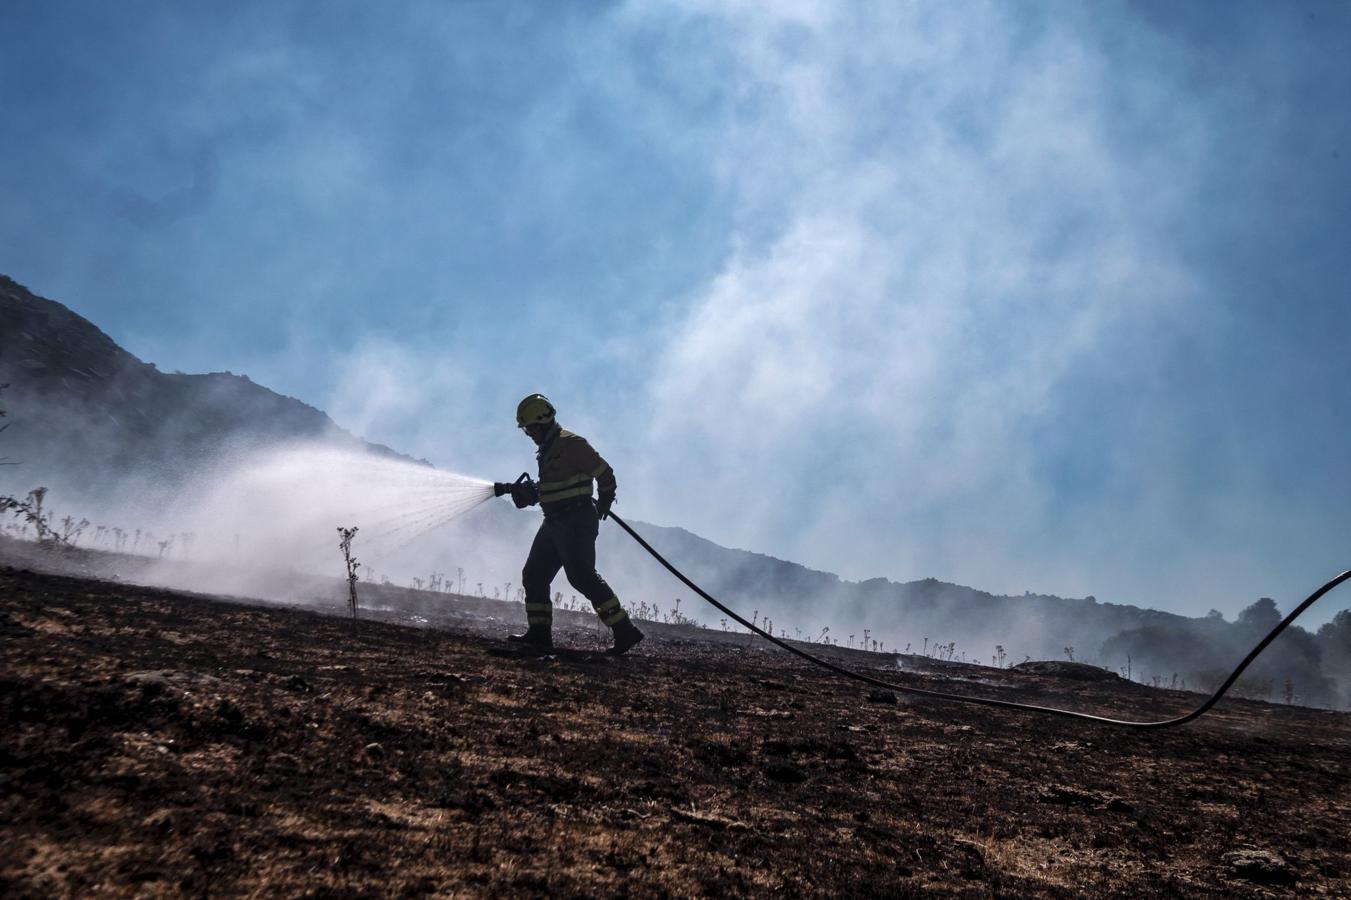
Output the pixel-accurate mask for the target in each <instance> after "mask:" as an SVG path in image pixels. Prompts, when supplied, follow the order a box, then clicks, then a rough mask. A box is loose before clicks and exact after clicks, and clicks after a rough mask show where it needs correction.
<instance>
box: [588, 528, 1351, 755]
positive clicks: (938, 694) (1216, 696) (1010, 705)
mask: <svg viewBox="0 0 1351 900" xmlns="http://www.w3.org/2000/svg"><path fill="white" fill-rule="evenodd" d="M609 518H611V519H613V520H614V521H615V523H616V524H617V525H619V527H620V528H623V529H624V530H625V531H627V532H628V533H629V537H631V538H633V539H634V540H635V541H637V542H638V545H639V546H640V547H642V548H643V549H644V550H646V551H647V552H648V553H650V554H652V558H653V559H655V560H656V561H657V562H659V563H661V564H662V565H663V566H665V567H666V570H667V571H669V572H670V573H671V574H672V575H674V576H675V577H676V578H678V579H680V581H681V582H683V583H684V585H685V586H686V587H688V588H689V589H690V590H692V591H694V592H695V593H696V594H698V595H699V596H700V597H702V598H703V599H704V600H706V601H707V602H708V603H710V604H712V605H713V607H714V608H716V609H717V610H718V611H720V612H722V613H723V614H725V615H726V616H728V617H729V618H731V619H734V620H735V621H737V622H738V623H740V624H741V625H743V626H745V627H746V628H748V629H750V630H751V631H752V632H754V633H755V634H758V635H759V636H760V637H762V638H764V639H765V640H767V641H769V642H770V643H772V644H775V645H776V646H778V647H780V648H782V649H784V650H787V651H788V652H789V653H792V654H794V655H795V656H799V657H801V658H803V659H805V660H807V661H808V662H810V663H812V664H814V665H817V666H820V667H821V668H823V669H828V670H829V671H831V672H834V673H835V674H837V675H842V676H844V677H845V678H851V679H853V680H854V681H860V682H862V683H864V684H869V685H872V686H874V687H879V688H884V689H886V690H890V691H897V692H899V693H905V694H913V695H916V696H920V697H928V698H929V699H931V700H941V701H946V702H950V703H974V704H977V705H979V706H993V707H997V708H999V709H1016V710H1022V711H1024V712H1033V713H1042V714H1044V715H1051V716H1060V717H1061V718H1066V719H1078V720H1081V721H1086V722H1098V723H1101V724H1104V725H1117V726H1121V727H1124V728H1138V729H1160V728H1173V727H1176V726H1178V725H1185V724H1187V723H1188V722H1191V721H1194V720H1195V719H1199V718H1200V717H1201V716H1203V715H1205V714H1206V713H1207V712H1208V711H1209V710H1210V709H1211V707H1213V706H1214V705H1215V704H1216V703H1218V702H1219V701H1220V698H1221V697H1223V696H1224V695H1225V694H1226V693H1228V692H1229V689H1230V688H1231V687H1233V686H1234V682H1236V681H1238V679H1239V676H1240V675H1242V674H1243V672H1244V670H1245V669H1247V668H1248V666H1249V665H1251V664H1252V662H1253V660H1255V659H1257V657H1258V655H1260V654H1261V652H1262V651H1263V650H1265V649H1266V648H1267V645H1269V644H1270V643H1271V642H1272V641H1274V640H1275V639H1276V637H1277V636H1278V635H1279V634H1280V633H1281V632H1282V631H1285V629H1286V628H1288V627H1289V626H1290V624H1291V623H1292V622H1294V621H1295V620H1296V619H1298V618H1299V617H1300V615H1302V614H1303V613H1304V611H1305V610H1307V609H1308V608H1309V607H1311V606H1313V605H1314V604H1315V603H1317V602H1318V600H1319V599H1321V598H1322V597H1323V595H1325V594H1326V593H1328V592H1329V591H1331V590H1332V589H1333V588H1335V587H1337V586H1338V585H1339V584H1341V583H1342V582H1344V581H1347V580H1349V579H1351V569H1349V570H1347V571H1345V572H1343V573H1342V574H1340V575H1338V576H1337V577H1336V578H1333V579H1332V580H1331V581H1329V582H1328V583H1327V584H1325V585H1323V586H1322V587H1320V588H1319V589H1318V590H1316V591H1314V592H1313V593H1312V594H1310V595H1309V596H1308V598H1307V599H1306V600H1305V601H1304V602H1303V603H1301V604H1300V605H1299V606H1297V607H1295V608H1294V610H1292V611H1291V613H1290V615H1288V616H1286V617H1285V618H1284V619H1282V620H1281V622H1280V624H1278V625H1277V626H1276V627H1275V628H1273V629H1271V631H1270V633H1268V634H1267V636H1266V637H1264V638H1262V640H1261V641H1259V642H1258V643H1257V645H1256V646H1255V647H1253V648H1252V650H1251V651H1250V652H1249V653H1248V655H1247V656H1245V657H1244V658H1243V661H1242V662H1241V663H1239V664H1238V666H1237V668H1235V669H1234V671H1233V672H1231V673H1229V677H1228V678H1226V679H1225V680H1224V683H1223V684H1221V685H1220V686H1219V688H1218V689H1216V691H1215V692H1214V693H1213V694H1211V695H1210V696H1209V697H1208V698H1207V699H1206V700H1205V702H1204V703H1202V704H1201V705H1200V706H1198V707H1196V708H1195V709H1193V710H1192V711H1191V712H1188V713H1185V714H1184V715H1180V716H1175V717H1173V718H1170V719H1159V720H1156V721H1134V720H1131V719H1113V718H1110V717H1108V716H1097V715H1093V714H1092V713H1086V712H1076V711H1074V710H1069V709H1058V708H1056V707H1054V706H1037V705H1035V704H1032V703H1018V702H1016V701H1013V700H995V699H992V698H989V697H971V696H967V695H965V694H951V693H947V692H945V691H934V690H929V689H927V688H917V687H910V686H908V685H904V684H895V683H892V682H889V681H884V680H882V679H881V678H874V677H873V676H871V675H866V674H864V673H862V672H855V671H854V670H852V669H847V668H845V667H844V666H841V665H837V664H836V663H833V662H831V661H829V660H826V659H822V658H821V657H819V656H816V655H814V654H812V653H808V652H807V651H806V650H803V649H802V648H801V647H797V646H794V645H793V644H790V643H789V642H787V641H785V640H781V639H780V638H777V637H775V636H774V635H772V634H770V633H769V632H767V631H765V630H764V629H763V628H760V627H759V626H757V625H755V624H754V623H752V622H747V621H746V619H745V618H744V617H742V616H741V615H738V614H737V612H736V611H735V610H733V609H731V608H729V607H728V606H726V605H725V604H723V603H721V602H719V601H718V600H717V598H715V597H713V596H712V595H711V594H709V593H708V592H707V591H705V590H704V589H703V588H701V587H699V585H697V584H695V583H694V582H693V581H691V580H690V579H689V578H688V577H686V576H685V574H684V573H683V572H681V571H680V570H679V569H677V568H676V567H675V566H674V565H672V564H671V563H670V562H669V561H668V560H667V559H666V557H664V556H662V555H661V554H660V553H658V552H657V551H656V550H655V549H653V547H652V545H651V544H649V543H648V542H647V541H645V540H643V538H642V536H641V535H639V534H638V532H636V531H634V530H633V529H632V528H631V527H629V524H628V523H627V522H625V521H624V520H623V519H621V518H620V517H619V516H618V515H616V514H615V513H614V512H613V511H612V512H611V513H610V514H609Z"/></svg>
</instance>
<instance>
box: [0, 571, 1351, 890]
mask: <svg viewBox="0 0 1351 900" xmlns="http://www.w3.org/2000/svg"><path fill="white" fill-rule="evenodd" d="M440 602H441V604H442V605H441V608H440V611H439V612H440V616H439V618H441V619H443V620H445V621H451V620H455V621H458V622H459V623H460V624H459V625H457V626H455V627H454V628H453V630H439V629H429V628H426V627H421V628H413V627H407V626H406V625H403V624H399V623H400V622H407V621H411V618H410V616H409V614H407V613H400V612H398V611H397V610H395V611H393V612H391V613H390V614H388V615H387V616H386V618H387V619H390V621H385V622H376V621H361V622H358V623H357V624H356V625H355V626H354V625H352V624H351V623H350V622H349V621H347V620H345V619H343V618H339V617H332V616H324V615H320V614H317V613H315V612H306V611H297V610H293V609H284V608H277V607H264V606H259V605H248V604H242V605H241V604H239V603H226V602H222V601H220V600H215V599H211V598H207V597H202V596H190V595H183V594H176V593H172V592H167V591H159V590H151V589H143V588H134V587H130V586H126V585H119V584H115V583H108V582H99V581H89V580H80V579H74V578H66V577H59V576H44V575H35V574H33V573H31V572H25V571H21V570H16V569H10V568H5V569H0V631H3V640H2V641H0V671H2V672H3V673H4V675H3V676H2V677H3V690H0V714H3V717H4V720H5V721H6V723H8V725H7V727H6V728H5V729H4V730H3V732H0V811H3V817H2V818H0V837H2V838H3V841H4V843H5V846H6V848H7V852H6V853H5V854H4V856H3V859H2V860H0V892H3V893H4V894H5V895H6V896H12V897H49V896H84V895H89V894H90V893H94V892H104V893H116V894H129V893H137V894H154V895H164V894H172V895H177V894H188V893H191V894H231V895H237V894H255V893H268V894H284V895H298V894H303V895H307V896H426V895H432V894H436V895H452V894H453V895H456V896H502V895H543V894H546V893H547V894H550V895H556V896H597V895H603V896H639V895H641V896H691V895H696V894H724V895H734V896H740V895H746V894H751V893H763V892H766V891H770V890H777V891H786V892H788V893H790V894H794V895H799V894H814V895H823V896H865V895H866V896H876V895H879V894H885V895H889V896H912V895H918V894H920V893H925V892H927V893H938V894H943V895H956V896H989V895H992V894H995V895H1003V896H1020V897H1071V896H1100V897H1131V898H1141V897H1162V896H1178V895H1185V896H1189V897H1265V896H1272V895H1273V893H1274V894H1276V895H1282V894H1287V893H1288V894H1294V893H1296V892H1297V893H1298V894H1299V895H1301V896H1320V895H1321V896H1345V895H1346V894H1347V893H1348V892H1349V891H1351V866H1348V862H1347V860H1348V859H1351V838H1349V837H1348V836H1349V835H1351V767H1349V764H1348V760H1351V752H1349V751H1351V727H1349V726H1351V719H1349V718H1348V716H1347V715H1345V714H1339V713H1332V712H1320V711H1313V710H1307V709H1300V708H1297V707H1278V706H1269V705H1266V704H1260V703H1253V702H1248V701H1232V702H1225V703H1224V704H1222V706H1221V707H1220V708H1219V709H1218V710H1217V711H1216V712H1215V713H1214V714H1213V715H1210V716H1207V717H1206V718H1204V719H1202V720H1201V721H1200V722H1198V723H1195V724H1193V725H1191V726H1187V727H1185V728H1183V729H1179V730H1173V731H1168V732H1162V733H1137V732H1127V731H1120V730H1114V729H1112V728H1109V727H1106V726H1087V727H1084V726H1081V725H1078V724H1074V723H1068V722H1065V721H1062V720H1058V719H1049V718H1041V717H1036V716H1030V715H1021V714H1012V715H1011V714H1004V713H997V712H994V711H991V710H987V709H984V708H977V707H968V706H956V705H941V704H931V703H918V702H917V703H908V702H905V701H904V700H902V701H901V702H899V703H898V702H896V698H895V697H894V696H893V695H890V694H886V693H881V694H871V695H870V694H869V693H868V692H867V691H866V690H864V691H860V690H859V689H858V688H857V687H856V686H855V685H853V684H851V683H847V682H843V681H841V680H839V679H837V678H835V677H833V676H830V675H828V674H826V673H823V672H822V671H820V670H818V669H814V668H809V667H806V666H805V665H804V664H801V663H798V662H796V661H794V660H791V659H789V658H786V657H785V656H784V655H782V654H780V653H776V652H775V653H771V652H767V651H765V650H763V649H761V648H759V647H757V646H755V645H750V644H743V645H741V646H728V645H727V644H719V643H709V642H703V641H700V640H697V639H687V638H673V637H669V636H668V637H662V636H661V635H659V634H654V635H653V637H652V638H651V639H650V640H649V641H648V642H646V643H645V644H644V645H643V646H642V647H641V648H640V650H639V651H637V652H635V654H633V655H632V656H630V657H626V658H624V659H622V660H618V661H616V660H611V659H608V658H605V657H603V656H597V655H594V654H592V653H589V652H587V648H588V647H593V646H595V645H594V643H593V642H594V640H595V639H594V637H593V636H592V634H591V633H590V631H589V629H588V630H585V631H582V630H575V631H572V632H569V633H568V634H567V636H566V637H565V642H566V643H568V644H569V645H571V646H572V647H574V648H576V649H574V650H572V651H568V650H563V651H560V652H558V653H555V654H553V655H551V656H547V657H543V658H538V659H536V658H526V657H519V656H515V655H513V654H512V653H511V652H509V651H507V650H506V649H505V647H504V645H503V644H502V643H501V642H500V635H501V627H502V626H501V621H500V618H498V617H493V618H488V617H486V616H483V615H479V616H477V617H475V616H470V615H467V614H465V613H464V612H461V611H459V608H460V606H461V604H462V603H463V602H464V601H458V600H457V599H456V598H453V597H449V596H446V597H445V598H443V599H442V600H441V601H440ZM423 611H424V612H426V610H423ZM367 615H369V613H367ZM425 620H426V619H425V617H424V618H423V621H425ZM436 620H437V617H434V618H433V621H436ZM475 621H476V622H477V623H478V626H477V628H476V629H475V628H473V627H472V623H473V622H475ZM962 672H969V674H962ZM888 677H894V678H897V679H901V680H903V681H905V682H906V683H909V684H913V685H918V686H930V687H940V688H943V689H956V690H961V691H966V692H971V691H980V692H984V693H987V694H990V695H997V696H1000V697H1011V698H1016V699H1022V700H1030V701H1033V702H1040V703H1049V704H1065V705H1072V706H1074V707H1077V708H1084V709H1091V710H1098V711H1110V712H1114V713H1121V714H1138V715H1156V714H1159V713H1161V712H1163V711H1165V710H1177V709H1180V708H1182V707H1184V706H1186V705H1188V704H1191V703H1194V702H1195V700H1196V699H1197V698H1196V697H1195V696H1194V695H1187V694H1181V693H1177V692H1168V691H1162V692H1160V691H1153V690H1148V689H1145V688H1141V687H1139V686H1136V685H1129V684H1126V683H1124V682H1122V681H1120V680H1108V681H1103V682H1068V681H1066V682H1062V681H1059V680H1058V679H1056V678H1053V677H1046V676H1037V675H1031V674H1025V675H1024V674H1018V673H1014V672H1008V671H1007V670H991V669H980V670H978V669H974V668H971V667H963V668H962V670H961V671H960V672H958V673H956V674H955V675H950V676H948V678H946V679H940V678H939V677H938V676H936V675H925V674H922V673H915V672H895V671H893V672H892V673H890V675H889V676H888ZM953 678H958V679H960V680H959V681H954V680H952V679H953Z"/></svg>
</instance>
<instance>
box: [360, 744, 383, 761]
mask: <svg viewBox="0 0 1351 900" xmlns="http://www.w3.org/2000/svg"><path fill="white" fill-rule="evenodd" d="M364 750H365V752H366V755H367V756H369V757H370V758H371V759H384V758H385V746H384V744H381V743H380V742H379V741H372V742H371V743H369V744H367V745H366V746H365V748H364Z"/></svg>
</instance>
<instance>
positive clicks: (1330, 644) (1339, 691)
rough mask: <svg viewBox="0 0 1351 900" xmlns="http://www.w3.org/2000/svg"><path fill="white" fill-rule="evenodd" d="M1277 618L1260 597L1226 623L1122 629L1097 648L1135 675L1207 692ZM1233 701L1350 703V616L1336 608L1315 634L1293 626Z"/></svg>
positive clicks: (1217, 618) (1212, 618)
mask: <svg viewBox="0 0 1351 900" xmlns="http://www.w3.org/2000/svg"><path fill="white" fill-rule="evenodd" d="M1281 618H1282V615H1281V612H1280V610H1279V609H1277V607H1276V602H1275V601H1274V600H1272V599H1271V598H1270V597H1263V598H1261V599H1260V600H1258V601H1257V602H1256V603H1254V604H1252V605H1251V606H1249V607H1248V608H1246V609H1244V610H1243V611H1242V612H1240V613H1239V614H1238V617H1237V619H1236V620H1235V621H1233V622H1228V621H1226V620H1225V618H1224V616H1222V615H1221V614H1220V613H1219V612H1217V611H1214V610H1212V611H1211V613H1210V615H1208V616H1207V617H1206V618H1204V619H1186V620H1183V621H1181V622H1173V623H1169V624H1167V625H1152V626H1146V627H1142V628H1133V629H1130V630H1127V631H1122V632H1120V633H1119V634H1117V635H1115V636H1113V637H1111V638H1109V639H1108V640H1107V641H1106V642H1105V643H1103V645H1102V651H1101V656H1102V657H1103V658H1104V659H1110V660H1117V659H1125V658H1127V657H1129V658H1130V659H1131V661H1132V667H1133V668H1134V669H1135V670H1136V671H1137V672H1140V671H1143V672H1152V673H1154V674H1164V675H1165V679H1166V677H1167V673H1170V672H1171V673H1178V674H1180V675H1181V677H1182V679H1184V680H1185V681H1186V683H1187V686H1188V687H1189V688H1193V689H1198V690H1210V689H1213V688H1214V687H1217V686H1218V685H1219V683H1220V681H1221V680H1223V679H1224V678H1225V677H1227V676H1228V674H1229V672H1230V671H1231V670H1232V669H1233V667H1234V666H1235V665H1237V664H1238V662H1239V661H1240V660H1241V659H1242V658H1243V657H1244V656H1245V655H1247V653H1248V651H1249V650H1251V649H1252V647H1253V646H1254V645H1255V644H1256V643H1257V642H1258V641H1260V640H1261V639H1262V638H1263V637H1265V636H1266V635H1267V633H1268V632H1270V631H1271V629H1272V628H1275V627H1276V625H1277V624H1278V623H1279V622H1280V621H1281ZM1235 688H1236V691H1237V692H1238V693H1239V695H1240V696H1247V697H1252V698H1254V699H1261V700H1272V699H1278V698H1281V697H1284V698H1285V699H1286V700H1287V701H1291V700H1293V702H1297V703H1301V704H1306V705H1317V706H1331V707H1337V708H1345V707H1346V706H1347V705H1348V704H1351V611H1348V610H1342V611H1341V612H1339V613H1337V615H1336V616H1334V617H1333V619H1332V621H1330V622H1328V623H1327V624H1325V625H1324V626H1323V627H1322V628H1320V629H1318V631H1317V632H1316V633H1312V632H1309V631H1307V630H1306V629H1304V628H1301V627H1299V626H1298V625H1292V626H1290V627H1289V628H1288V629H1286V631H1285V632H1284V633H1283V634H1282V635H1281V636H1280V637H1278V638H1277V639H1276V640H1275V642H1273V643H1272V645H1271V646H1270V647H1268V648H1267V649H1266V650H1265V651H1264V652H1263V653H1262V655H1261V656H1259V657H1258V658H1257V660H1256V661H1255V662H1254V663H1253V664H1252V666H1251V667H1250V668H1249V669H1248V671H1247V673H1245V675H1244V676H1243V678H1242V679H1240V681H1239V682H1238V684H1237V685H1236V686H1235Z"/></svg>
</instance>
